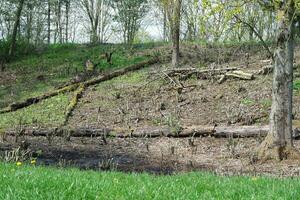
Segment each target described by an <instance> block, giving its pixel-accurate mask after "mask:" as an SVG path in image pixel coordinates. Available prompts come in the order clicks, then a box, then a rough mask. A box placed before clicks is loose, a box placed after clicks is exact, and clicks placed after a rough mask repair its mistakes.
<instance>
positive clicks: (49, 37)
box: [47, 0, 51, 45]
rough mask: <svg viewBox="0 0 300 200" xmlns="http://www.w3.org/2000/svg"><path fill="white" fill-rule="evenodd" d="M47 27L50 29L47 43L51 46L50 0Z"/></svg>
mask: <svg viewBox="0 0 300 200" xmlns="http://www.w3.org/2000/svg"><path fill="white" fill-rule="evenodd" d="M47 26H48V27H47V28H48V30H47V31H48V33H47V43H48V45H49V44H50V39H51V4H50V0H48V13H47Z"/></svg>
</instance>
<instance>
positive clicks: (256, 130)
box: [5, 126, 300, 139]
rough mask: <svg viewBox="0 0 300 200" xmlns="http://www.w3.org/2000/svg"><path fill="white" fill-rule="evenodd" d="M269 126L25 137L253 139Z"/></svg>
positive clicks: (46, 133)
mask: <svg viewBox="0 0 300 200" xmlns="http://www.w3.org/2000/svg"><path fill="white" fill-rule="evenodd" d="M19 131H20V130H7V131H6V132H5V134H6V135H11V136H14V135H18V133H19ZM268 132H269V126H229V127H213V126H190V127H183V128H181V129H180V131H179V132H174V131H172V129H171V128H170V127H141V128H137V129H135V130H128V129H127V130H126V129H123V130H122V129H110V128H75V129H67V128H61V129H26V130H24V133H25V135H28V136H42V137H48V136H49V135H54V136H57V137H66V136H68V137H114V138H130V137H134V138H147V137H148V138H155V137H174V138H186V137H208V136H209V137H216V138H255V137H265V136H266V135H267V134H268ZM293 137H294V139H298V138H299V137H300V134H299V131H298V128H294V135H293Z"/></svg>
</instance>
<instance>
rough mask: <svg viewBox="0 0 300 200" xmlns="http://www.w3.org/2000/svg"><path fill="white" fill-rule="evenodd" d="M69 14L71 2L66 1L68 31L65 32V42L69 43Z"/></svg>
mask: <svg viewBox="0 0 300 200" xmlns="http://www.w3.org/2000/svg"><path fill="white" fill-rule="evenodd" d="M69 13H70V0H66V30H65V42H66V43H68V42H69Z"/></svg>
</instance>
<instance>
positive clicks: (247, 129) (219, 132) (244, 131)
mask: <svg viewBox="0 0 300 200" xmlns="http://www.w3.org/2000/svg"><path fill="white" fill-rule="evenodd" d="M269 129H270V128H269V126H261V127H258V126H237V127H236V126H232V127H231V126H229V127H216V128H215V133H214V134H213V136H214V137H220V138H222V137H234V138H248V137H265V136H267V134H268V132H269Z"/></svg>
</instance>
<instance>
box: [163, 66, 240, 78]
mask: <svg viewBox="0 0 300 200" xmlns="http://www.w3.org/2000/svg"><path fill="white" fill-rule="evenodd" d="M236 70H238V68H236V67H231V68H220V69H204V70H199V69H196V68H178V69H171V70H167V71H166V73H167V74H168V76H176V75H181V76H184V77H185V78H188V77H190V76H192V75H196V76H197V77H199V78H201V77H207V76H211V75H214V76H215V75H222V74H225V73H227V72H230V71H236Z"/></svg>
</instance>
